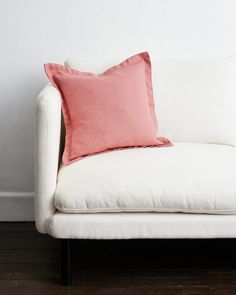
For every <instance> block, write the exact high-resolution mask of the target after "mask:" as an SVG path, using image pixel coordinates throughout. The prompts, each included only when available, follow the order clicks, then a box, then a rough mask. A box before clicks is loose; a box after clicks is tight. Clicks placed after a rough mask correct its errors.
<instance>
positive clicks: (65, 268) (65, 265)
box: [61, 239, 71, 285]
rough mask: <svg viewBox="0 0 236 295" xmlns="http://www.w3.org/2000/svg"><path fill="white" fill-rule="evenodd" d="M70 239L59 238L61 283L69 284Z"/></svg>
mask: <svg viewBox="0 0 236 295" xmlns="http://www.w3.org/2000/svg"><path fill="white" fill-rule="evenodd" d="M70 252H71V249H70V239H62V240H61V283H62V284H63V285H70V284H71V266H70Z"/></svg>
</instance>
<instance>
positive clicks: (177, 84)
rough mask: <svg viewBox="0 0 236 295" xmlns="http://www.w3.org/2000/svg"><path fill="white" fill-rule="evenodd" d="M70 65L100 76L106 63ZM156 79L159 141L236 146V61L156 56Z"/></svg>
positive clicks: (71, 62)
mask: <svg viewBox="0 0 236 295" xmlns="http://www.w3.org/2000/svg"><path fill="white" fill-rule="evenodd" d="M110 64H112V62H110V63H108V64H107V66H108V65H110ZM66 65H67V66H70V67H72V68H75V69H76V68H77V69H78V68H81V66H82V68H83V70H91V68H92V69H94V70H97V72H101V71H102V70H103V69H104V68H105V65H104V64H102V62H101V64H99V63H98V61H94V62H93V61H91V60H90V61H89V62H87V63H86V62H85V61H83V60H82V59H78V58H75V57H74V58H68V59H67V61H66ZM152 74H153V75H152V77H153V88H154V97H155V98H156V99H157V100H158V102H157V103H156V108H157V114H158V121H159V130H158V132H159V133H160V134H161V135H163V136H166V137H167V138H170V139H171V140H173V141H179V142H202V143H221V144H230V145H236V111H235V110H236V99H235V98H236V83H235V77H236V56H232V57H228V58H212V59H198V60H196V59H186V60H160V58H159V56H158V55H157V54H156V55H155V53H154V52H152Z"/></svg>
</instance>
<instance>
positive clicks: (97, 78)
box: [45, 52, 171, 164]
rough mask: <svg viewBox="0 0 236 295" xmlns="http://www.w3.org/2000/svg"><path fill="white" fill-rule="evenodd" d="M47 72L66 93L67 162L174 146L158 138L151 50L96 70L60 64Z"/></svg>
mask: <svg viewBox="0 0 236 295" xmlns="http://www.w3.org/2000/svg"><path fill="white" fill-rule="evenodd" d="M45 71H46V74H47V76H48V78H49V80H50V81H51V82H52V84H53V85H54V86H55V87H57V88H58V89H59V90H60V92H61V95H62V111H63V115H64V122H65V127H66V137H65V149H64V153H63V158H62V160H63V163H64V164H71V163H73V162H75V161H77V160H79V159H81V158H83V157H86V156H88V155H91V154H96V153H100V152H104V151H107V150H112V149H119V148H127V147H134V146H135V147H140V146H159V147H163V146H170V145H171V143H170V142H169V140H167V139H165V138H163V137H158V138H157V119H156V115H155V105H154V101H153V90H152V79H151V61H150V58H149V54H148V53H147V52H143V53H140V54H136V55H134V56H132V57H130V58H128V59H126V60H125V61H123V62H122V63H120V64H119V65H116V66H113V67H112V68H110V69H108V70H107V71H105V72H104V73H102V74H100V75H96V74H93V73H88V72H81V71H77V70H73V69H70V68H68V67H65V66H63V65H59V64H46V65H45Z"/></svg>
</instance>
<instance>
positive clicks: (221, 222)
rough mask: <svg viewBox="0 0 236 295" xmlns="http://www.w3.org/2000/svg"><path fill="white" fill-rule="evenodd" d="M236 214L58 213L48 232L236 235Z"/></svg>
mask: <svg viewBox="0 0 236 295" xmlns="http://www.w3.org/2000/svg"><path fill="white" fill-rule="evenodd" d="M235 229H236V215H208V214H183V213H115V214H114V213H99V214H67V213H56V214H54V215H52V216H51V217H50V218H49V219H48V233H49V234H50V235H52V236H53V237H55V238H71V239H144V238H147V239H155V238H156V239H159V238H162V239H165V238H235V237H236V230H235Z"/></svg>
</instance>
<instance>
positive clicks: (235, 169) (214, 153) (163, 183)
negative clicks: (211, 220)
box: [55, 143, 236, 214]
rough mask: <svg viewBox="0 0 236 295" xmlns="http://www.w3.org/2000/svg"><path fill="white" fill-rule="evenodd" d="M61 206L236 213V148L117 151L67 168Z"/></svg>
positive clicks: (213, 146) (89, 210)
mask: <svg viewBox="0 0 236 295" xmlns="http://www.w3.org/2000/svg"><path fill="white" fill-rule="evenodd" d="M55 206H56V208H57V209H58V210H59V211H62V212H66V213H93V212H94V213H96V212H121V211H124V212H149V211H150V212H155V211H156V212H187V213H213V214H236V148H235V147H231V146H227V145H216V144H204V143H175V145H174V146H173V147H169V148H161V149H160V148H133V149H124V150H118V151H111V152H106V153H103V154H100V155H95V156H91V157H88V158H85V159H83V160H81V161H78V162H75V163H73V164H71V165H69V166H64V165H62V166H61V168H60V169H59V173H58V183H57V188H56V193H55Z"/></svg>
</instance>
